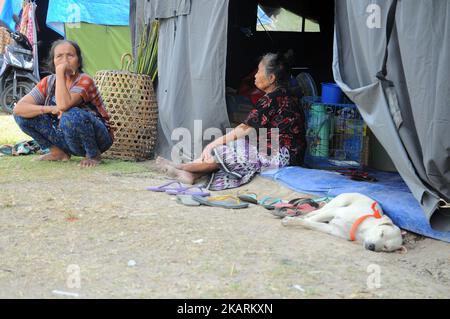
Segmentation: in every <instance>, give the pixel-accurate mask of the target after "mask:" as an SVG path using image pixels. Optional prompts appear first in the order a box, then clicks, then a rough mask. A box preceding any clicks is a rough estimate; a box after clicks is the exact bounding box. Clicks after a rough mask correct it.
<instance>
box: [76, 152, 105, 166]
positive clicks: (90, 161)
mask: <svg viewBox="0 0 450 319" xmlns="http://www.w3.org/2000/svg"><path fill="white" fill-rule="evenodd" d="M101 162H102V157H101V156H100V155H98V156H96V157H94V158H87V157H86V158H83V159H82V160H81V162H80V167H81V168H91V167H96V166H98V165H99V164H100V163H101Z"/></svg>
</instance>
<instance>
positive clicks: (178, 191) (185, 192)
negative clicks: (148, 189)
mask: <svg viewBox="0 0 450 319" xmlns="http://www.w3.org/2000/svg"><path fill="white" fill-rule="evenodd" d="M193 189H198V190H199V191H198V192H196V191H193ZM166 193H167V194H169V195H195V196H202V197H206V196H210V195H211V193H209V192H204V191H203V188H202V187H199V186H190V187H187V188H186V189H168V190H166Z"/></svg>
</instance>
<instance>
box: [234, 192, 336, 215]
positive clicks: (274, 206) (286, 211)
mask: <svg viewBox="0 0 450 319" xmlns="http://www.w3.org/2000/svg"><path fill="white" fill-rule="evenodd" d="M238 197H239V199H241V200H243V201H245V202H249V203H252V204H256V205H260V206H263V207H264V208H266V209H267V210H269V211H270V213H271V214H272V215H274V216H277V217H280V218H284V217H286V216H290V217H295V216H300V215H304V214H307V213H310V212H312V211H315V210H316V209H319V208H320V206H321V203H326V202H328V201H329V200H330V199H329V198H327V197H325V198H318V199H312V198H304V197H299V198H294V199H292V200H290V201H284V200H282V199H281V198H277V197H269V196H267V197H264V198H262V199H261V200H258V199H257V195H256V194H255V193H250V194H243V195H239V196H238Z"/></svg>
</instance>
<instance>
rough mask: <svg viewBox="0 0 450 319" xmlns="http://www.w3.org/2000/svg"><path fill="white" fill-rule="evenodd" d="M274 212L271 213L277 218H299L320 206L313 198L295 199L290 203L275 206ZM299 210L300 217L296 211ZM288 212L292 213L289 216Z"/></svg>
mask: <svg viewBox="0 0 450 319" xmlns="http://www.w3.org/2000/svg"><path fill="white" fill-rule="evenodd" d="M273 206H274V210H273V211H272V212H271V213H272V215H274V216H277V217H286V216H291V215H293V216H298V215H301V214H304V213H309V212H312V211H315V210H316V209H318V208H319V207H320V206H319V204H318V203H316V202H315V201H314V200H313V199H311V198H302V197H300V198H294V199H291V200H290V201H289V202H288V203H278V204H275V205H273ZM297 210H298V215H295V213H294V211H297ZM288 212H290V213H289V214H288Z"/></svg>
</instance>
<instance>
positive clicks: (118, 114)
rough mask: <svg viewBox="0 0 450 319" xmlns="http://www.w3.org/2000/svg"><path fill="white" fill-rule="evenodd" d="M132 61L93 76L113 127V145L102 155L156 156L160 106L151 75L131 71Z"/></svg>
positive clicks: (117, 157)
mask: <svg viewBox="0 0 450 319" xmlns="http://www.w3.org/2000/svg"><path fill="white" fill-rule="evenodd" d="M122 62H123V58H122ZM130 64H131V63H128V67H127V70H122V71H98V72H97V73H96V74H95V77H94V80H95V82H96V85H97V87H98V89H99V91H100V93H101V95H102V98H103V102H104V104H105V107H106V110H107V111H108V113H109V115H110V117H111V121H110V122H111V127H112V128H113V130H114V144H113V145H112V147H111V148H110V149H109V150H108V151H107V152H105V153H104V154H103V156H104V157H105V158H110V159H121V160H128V161H142V160H146V159H149V158H151V157H152V155H153V151H154V148H155V144H156V138H157V124H158V106H157V102H156V96H155V93H154V90H153V83H152V81H151V78H150V76H147V75H143V74H136V73H132V72H130V71H128V70H129V66H130ZM122 65H123V63H122ZM122 69H123V66H122Z"/></svg>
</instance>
